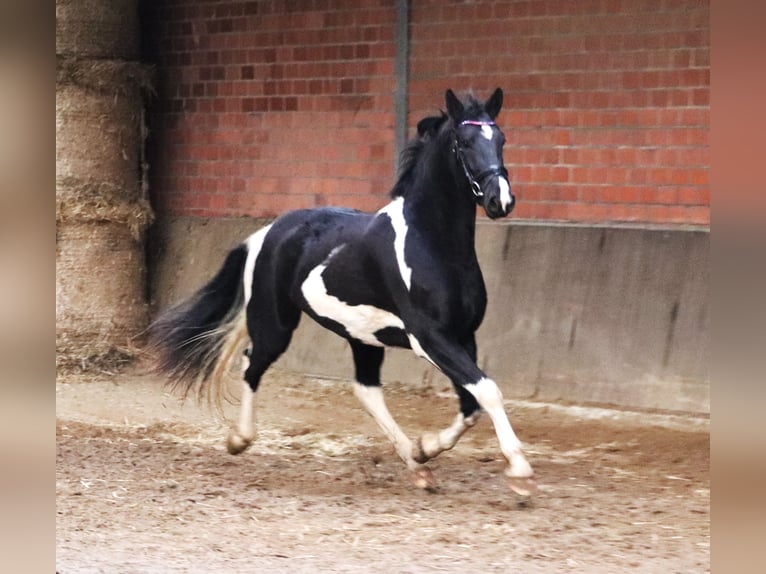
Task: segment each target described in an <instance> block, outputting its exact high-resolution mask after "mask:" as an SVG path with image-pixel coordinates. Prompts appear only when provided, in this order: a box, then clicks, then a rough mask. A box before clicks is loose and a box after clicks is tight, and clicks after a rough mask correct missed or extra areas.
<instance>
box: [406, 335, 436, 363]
mask: <svg viewBox="0 0 766 574" xmlns="http://www.w3.org/2000/svg"><path fill="white" fill-rule="evenodd" d="M407 338H408V339H409V341H410V347H412V350H413V352H414V353H415V354H416V355H417V356H418V357H420V358H421V359H425V360H426V361H428V362H429V363H431V364H432V365H433V366H434V367H437V368H438V367H439V365H437V364H436V363H434V361H433V359H431V357H429V356H428V353H426V352H425V350H424V349H423V347H422V346H421V344H420V341H418V340H417V339H416V338H415V335H412V334H410V333H407Z"/></svg>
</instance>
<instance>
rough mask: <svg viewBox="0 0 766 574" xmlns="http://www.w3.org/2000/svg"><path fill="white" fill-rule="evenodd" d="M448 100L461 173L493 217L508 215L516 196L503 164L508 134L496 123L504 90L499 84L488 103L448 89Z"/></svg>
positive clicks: (457, 163)
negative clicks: (463, 97)
mask: <svg viewBox="0 0 766 574" xmlns="http://www.w3.org/2000/svg"><path fill="white" fill-rule="evenodd" d="M445 100H446V103H447V113H448V115H449V117H450V119H451V120H452V125H453V126H454V127H453V131H454V137H453V152H454V154H455V161H456V165H457V171H458V177H459V178H461V179H463V178H464V180H465V187H467V188H468V189H469V190H470V192H469V193H472V194H473V196H474V198H475V200H476V203H477V204H479V205H482V206H483V207H484V211H485V212H486V213H487V215H488V216H489V217H491V218H492V219H497V218H498V217H505V216H506V215H508V214H509V213H510V212H511V210H512V209H513V206H514V204H515V202H516V200H515V198H514V197H513V193H511V185H510V183H509V182H508V171H507V170H506V169H505V166H504V165H503V144H505V136H504V135H503V132H502V130H501V129H500V127H499V126H498V125H497V124H496V123H495V118H496V117H497V114H498V113H499V112H500V108H501V106H502V105H503V91H502V90H501V89H500V88H497V89H496V90H495V92H494V93H493V94H492V96H490V98H489V99H488V100H487V101H486V103H484V104H482V103H481V102H478V101H476V100H471V101H469V103H468V105H464V104H463V103H462V102H461V101H460V100H459V99H458V98H457V96H455V94H454V92H453V91H452V90H447V93H446V94H445Z"/></svg>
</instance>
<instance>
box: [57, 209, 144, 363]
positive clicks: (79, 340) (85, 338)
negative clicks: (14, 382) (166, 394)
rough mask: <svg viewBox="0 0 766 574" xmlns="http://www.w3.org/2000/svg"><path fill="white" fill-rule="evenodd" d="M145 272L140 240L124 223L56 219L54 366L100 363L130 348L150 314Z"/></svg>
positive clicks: (129, 351)
mask: <svg viewBox="0 0 766 574" xmlns="http://www.w3.org/2000/svg"><path fill="white" fill-rule="evenodd" d="M145 278H146V265H145V260H144V248H143V243H142V242H141V241H140V240H137V239H136V237H135V236H134V234H133V233H132V232H131V231H130V229H128V228H127V227H126V226H125V225H123V224H121V223H113V222H85V223H82V222H77V223H72V224H62V223H59V224H58V225H57V228H56V351H57V353H56V354H57V359H56V364H57V367H59V368H60V369H63V370H72V369H75V370H89V369H93V368H105V367H107V366H109V365H112V366H114V364H115V363H119V362H120V361H126V360H128V359H129V358H130V357H131V356H133V355H134V354H135V351H133V350H132V349H133V348H134V344H135V339H136V337H137V336H140V335H141V333H142V332H143V331H144V329H145V328H146V325H147V321H148V317H149V315H148V305H147V303H146V301H145V299H146V297H145V284H146V281H145Z"/></svg>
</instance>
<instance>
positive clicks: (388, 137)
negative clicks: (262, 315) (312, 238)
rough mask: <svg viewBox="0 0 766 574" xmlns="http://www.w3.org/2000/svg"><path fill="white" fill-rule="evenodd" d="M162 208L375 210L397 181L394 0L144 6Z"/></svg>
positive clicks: (154, 181)
mask: <svg viewBox="0 0 766 574" xmlns="http://www.w3.org/2000/svg"><path fill="white" fill-rule="evenodd" d="M144 16H145V23H146V25H145V31H146V40H145V43H146V44H147V48H148V51H149V53H150V55H151V57H153V59H154V60H155V61H156V62H157V67H158V70H157V72H158V81H159V87H158V98H157V100H156V102H155V109H154V111H153V113H152V117H151V129H152V133H153V134H154V135H153V136H152V138H151V141H150V150H149V156H150V161H151V163H152V169H151V173H152V175H151V187H152V195H153V198H154V201H155V204H156V205H157V206H158V209H159V210H160V211H161V212H165V213H171V214H179V215H181V214H182V215H199V216H240V215H253V216H271V215H276V214H279V213H281V212H283V211H285V210H287V209H293V208H299V207H313V206H318V205H325V204H341V205H353V206H356V207H358V208H361V209H368V210H373V209H377V208H378V207H379V206H380V205H382V203H383V202H382V200H381V199H380V196H381V195H384V194H385V193H386V192H387V190H388V189H389V188H390V186H391V184H392V166H393V155H394V151H393V150H394V114H393V99H392V94H393V91H394V79H393V55H394V32H393V26H394V20H395V12H394V4H393V0H384V1H380V0H361V1H359V0H343V1H334V0H333V1H329V0H316V1H311V0H308V1H305V0H302V1H260V2H214V1H209V0H208V1H204V0H194V1H185V2H184V1H175V2H173V1H170V0H164V1H155V2H149V3H147V8H146V13H145V14H144Z"/></svg>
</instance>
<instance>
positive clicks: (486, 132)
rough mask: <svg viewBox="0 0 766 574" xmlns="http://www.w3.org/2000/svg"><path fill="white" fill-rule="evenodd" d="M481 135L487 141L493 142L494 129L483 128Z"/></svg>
mask: <svg viewBox="0 0 766 574" xmlns="http://www.w3.org/2000/svg"><path fill="white" fill-rule="evenodd" d="M481 135H483V136H484V138H485V139H488V140H491V139H492V135H493V134H492V128H491V127H490V126H486V125H485V126H481Z"/></svg>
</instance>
